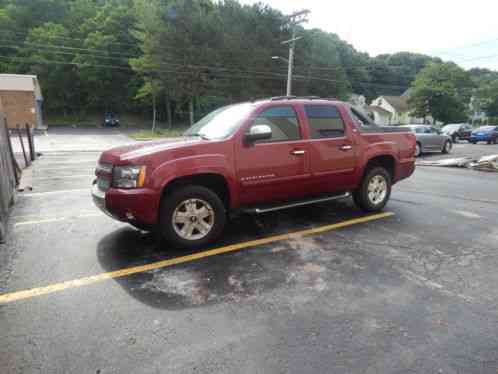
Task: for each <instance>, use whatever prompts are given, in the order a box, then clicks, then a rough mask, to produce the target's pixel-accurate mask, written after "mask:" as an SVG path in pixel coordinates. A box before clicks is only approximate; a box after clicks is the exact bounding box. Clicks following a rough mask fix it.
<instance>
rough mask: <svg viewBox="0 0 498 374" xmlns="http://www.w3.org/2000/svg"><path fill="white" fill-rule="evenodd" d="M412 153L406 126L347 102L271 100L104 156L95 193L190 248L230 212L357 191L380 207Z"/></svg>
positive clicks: (113, 210)
mask: <svg viewBox="0 0 498 374" xmlns="http://www.w3.org/2000/svg"><path fill="white" fill-rule="evenodd" d="M414 154H415V135H414V134H413V133H411V132H410V131H408V129H403V128H392V127H380V126H377V125H375V124H374V123H371V121H370V120H369V119H368V118H366V117H365V116H363V115H362V114H360V113H359V112H356V110H355V109H354V108H352V107H350V106H349V105H348V104H346V103H342V102H339V101H332V100H318V99H313V100H312V99H298V98H292V97H283V98H273V99H271V100H262V101H256V102H252V103H243V104H237V105H231V106H228V107H224V108H221V109H218V110H216V111H215V112H213V113H211V114H208V115H207V116H206V117H204V118H203V119H201V120H200V121H199V122H197V123H196V124H195V125H194V126H193V127H191V128H190V130H188V131H187V132H186V133H185V137H184V138H183V139H179V140H177V141H176V142H171V141H164V142H153V143H140V144H133V145H131V146H125V147H120V148H114V149H111V150H109V151H106V152H104V153H102V155H101V157H100V160H99V164H98V167H97V170H96V175H97V179H96V181H95V184H94V187H93V198H94V200H95V203H96V204H97V206H98V207H100V208H101V209H102V210H104V212H106V213H108V214H109V215H111V216H112V217H114V218H115V219H118V220H121V221H124V222H129V223H130V224H132V225H134V226H136V227H138V228H141V229H145V230H148V229H151V230H155V231H157V232H158V233H160V234H162V236H164V237H165V238H166V239H169V240H170V241H171V242H173V243H176V244H179V245H181V246H183V247H192V246H198V245H203V244H207V243H208V242H211V241H213V240H215V239H216V238H217V237H218V236H219V235H220V234H221V232H222V231H223V227H224V226H225V223H226V220H227V217H229V214H228V213H235V212H248V213H253V214H263V213H265V212H270V211H275V210H280V209H286V208H292V207H297V206H302V205H306V204H313V203H319V202H324V201H329V200H335V199H339V198H345V197H347V196H350V195H352V196H353V198H354V201H355V203H356V204H357V205H358V206H359V207H361V208H362V209H364V210H366V211H378V210H381V209H382V208H383V207H384V206H385V205H386V203H387V201H388V200H389V196H390V193H391V186H392V185H393V184H395V183H397V182H399V181H400V180H402V179H405V178H407V177H409V176H410V175H411V174H412V173H413V171H414V168H415V158H414Z"/></svg>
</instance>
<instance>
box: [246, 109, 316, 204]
mask: <svg viewBox="0 0 498 374" xmlns="http://www.w3.org/2000/svg"><path fill="white" fill-rule="evenodd" d="M262 124H264V125H267V126H269V127H270V128H271V129H272V134H273V137H272V139H270V140H269V141H265V142H256V143H253V144H247V143H245V142H244V141H242V142H241V143H242V144H241V145H240V151H239V152H236V163H237V170H238V179H239V184H240V189H241V204H242V205H250V204H255V203H260V202H269V201H275V200H287V199H291V198H297V197H301V196H305V195H306V193H307V192H306V191H307V188H306V185H307V184H308V183H309V178H310V174H309V147H308V144H307V142H306V141H305V140H303V139H302V135H301V134H302V133H303V132H302V128H301V125H300V123H299V121H298V119H297V115H296V113H295V111H294V109H293V107H292V106H290V105H287V106H274V107H271V108H269V109H266V110H264V111H263V112H262V113H260V114H259V115H258V116H257V118H256V119H255V120H254V122H253V124H252V125H251V126H254V125H262Z"/></svg>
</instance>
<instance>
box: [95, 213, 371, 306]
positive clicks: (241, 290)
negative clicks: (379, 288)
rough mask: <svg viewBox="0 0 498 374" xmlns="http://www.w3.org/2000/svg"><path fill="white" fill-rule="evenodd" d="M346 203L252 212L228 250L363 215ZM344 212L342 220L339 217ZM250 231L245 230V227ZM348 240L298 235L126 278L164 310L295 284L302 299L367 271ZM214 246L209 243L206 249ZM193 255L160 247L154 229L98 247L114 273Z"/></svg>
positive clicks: (230, 234)
mask: <svg viewBox="0 0 498 374" xmlns="http://www.w3.org/2000/svg"><path fill="white" fill-rule="evenodd" d="M360 214H361V213H360V212H358V211H354V210H352V209H351V208H350V207H348V206H346V205H344V204H335V205H334V206H333V207H330V205H329V206H317V207H314V209H309V208H308V209H298V210H292V211H287V212H285V213H284V214H282V213H280V214H273V215H267V216H264V217H259V218H258V219H254V218H253V217H248V216H244V217H241V218H239V219H237V221H235V222H232V224H231V225H230V227H228V229H227V235H225V239H224V241H223V242H222V243H217V245H216V246H215V247H221V246H224V245H227V244H231V243H234V242H243V241H247V240H253V239H256V238H260V237H266V236H271V235H275V234H280V233H283V232H292V231H298V230H302V229H304V228H309V227H310V226H311V227H313V226H320V225H324V224H330V223H332V222H337V221H343V220H346V219H349V218H351V217H352V216H354V215H356V216H358V215H360ZM338 216H339V217H340V219H338ZM241 228H242V229H241ZM344 247H345V243H344V241H343V240H341V239H340V238H337V239H336V240H334V241H330V240H326V239H324V237H323V236H316V237H306V238H302V237H295V238H293V239H291V240H287V241H281V242H276V243H272V244H270V245H265V246H259V247H257V248H256V247H255V248H250V249H247V250H242V251H240V252H235V253H229V254H223V255H218V256H215V257H210V258H204V259H201V260H197V261H194V262H189V263H185V264H182V265H176V266H174V267H168V268H161V269H156V270H152V271H149V272H145V273H139V274H135V275H132V276H128V277H124V278H118V279H116V281H117V282H118V283H119V284H120V285H121V286H122V287H123V288H124V289H125V290H126V291H127V292H128V293H129V294H130V295H132V296H133V297H134V298H136V299H138V300H139V301H141V302H143V303H145V304H148V305H150V306H153V307H156V308H164V309H172V310H176V309H185V308H194V307H201V306H206V305H212V304H217V303H224V302H242V301H250V300H251V299H255V298H260V297H265V295H270V294H271V292H272V291H273V290H275V289H278V288H281V287H288V288H289V289H291V290H293V291H294V292H299V293H300V294H302V295H301V296H300V298H301V299H302V302H306V301H307V300H308V298H309V297H314V296H313V295H315V297H316V296H318V295H319V294H320V293H321V292H324V291H325V290H326V289H327V287H328V286H327V284H328V283H329V282H331V281H333V278H335V277H338V276H339V277H341V276H344V274H346V276H347V277H349V276H351V274H352V272H354V271H355V269H361V268H364V266H365V265H364V264H362V262H364V261H366V260H365V258H364V257H363V255H361V254H360V253H359V252H355V251H349V252H347V251H345V250H344ZM206 249H209V248H205V249H203V250H206ZM190 253H191V252H187V251H182V250H177V249H172V248H168V247H164V246H163V247H160V246H158V244H157V242H156V241H155V238H154V236H153V235H152V234H146V233H143V232H140V231H136V230H134V229H132V228H123V229H120V230H118V231H115V232H113V233H111V234H109V235H107V236H106V237H105V238H103V239H102V240H101V241H100V243H99V246H98V248H97V255H98V258H99V261H100V263H101V265H102V266H103V268H104V269H105V270H106V271H114V270H118V269H123V268H128V267H133V266H139V265H143V264H148V263H153V262H156V261H161V260H165V259H167V258H174V257H179V256H185V255H187V254H190Z"/></svg>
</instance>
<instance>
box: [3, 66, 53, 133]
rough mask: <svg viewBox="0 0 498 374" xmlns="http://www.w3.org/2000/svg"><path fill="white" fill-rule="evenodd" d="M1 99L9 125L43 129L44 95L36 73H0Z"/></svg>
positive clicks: (11, 126)
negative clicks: (27, 125)
mask: <svg viewBox="0 0 498 374" xmlns="http://www.w3.org/2000/svg"><path fill="white" fill-rule="evenodd" d="M0 101H1V102H2V104H3V111H4V113H5V115H6V117H7V125H8V126H9V127H10V128H15V127H16V126H17V125H25V124H26V123H27V124H29V125H30V126H32V127H33V128H37V129H43V128H45V127H44V124H43V113H42V104H43V96H42V93H41V88H40V84H39V83H38V78H37V77H36V75H17V74H0Z"/></svg>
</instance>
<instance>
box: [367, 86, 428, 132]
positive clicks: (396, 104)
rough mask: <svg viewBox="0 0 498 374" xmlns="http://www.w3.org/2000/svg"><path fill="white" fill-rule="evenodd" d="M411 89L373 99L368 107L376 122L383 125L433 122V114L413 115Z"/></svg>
mask: <svg viewBox="0 0 498 374" xmlns="http://www.w3.org/2000/svg"><path fill="white" fill-rule="evenodd" d="M408 99H409V91H407V92H405V93H404V94H403V95H401V96H386V95H383V96H379V97H378V98H376V99H375V100H373V101H372V103H371V105H370V106H369V107H368V110H369V111H370V113H372V114H373V118H374V121H375V123H377V124H379V125H383V126H388V125H408V124H424V123H428V124H432V123H433V122H434V120H433V118H432V117H431V116H427V117H426V118H418V117H415V116H412V115H411V113H410V108H409V106H408Z"/></svg>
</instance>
